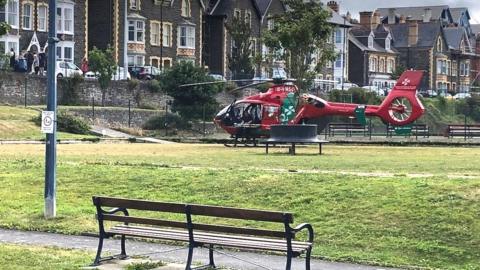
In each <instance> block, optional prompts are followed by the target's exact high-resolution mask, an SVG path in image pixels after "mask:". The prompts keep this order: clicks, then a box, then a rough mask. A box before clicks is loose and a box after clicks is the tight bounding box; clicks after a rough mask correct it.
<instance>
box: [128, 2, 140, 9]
mask: <svg viewBox="0 0 480 270" xmlns="http://www.w3.org/2000/svg"><path fill="white" fill-rule="evenodd" d="M130 9H133V10H140V0H130Z"/></svg>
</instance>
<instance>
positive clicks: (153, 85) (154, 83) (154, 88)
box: [147, 80, 162, 93]
mask: <svg viewBox="0 0 480 270" xmlns="http://www.w3.org/2000/svg"><path fill="white" fill-rule="evenodd" d="M147 87H148V90H149V91H150V92H152V93H158V92H160V91H161V90H162V87H161V86H160V82H159V81H158V80H150V81H148V82H147Z"/></svg>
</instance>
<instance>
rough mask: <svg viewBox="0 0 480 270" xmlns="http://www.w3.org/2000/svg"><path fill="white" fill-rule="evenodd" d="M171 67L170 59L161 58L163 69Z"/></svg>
mask: <svg viewBox="0 0 480 270" xmlns="http://www.w3.org/2000/svg"><path fill="white" fill-rule="evenodd" d="M171 67H172V58H163V68H171Z"/></svg>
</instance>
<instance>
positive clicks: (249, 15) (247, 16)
mask: <svg viewBox="0 0 480 270" xmlns="http://www.w3.org/2000/svg"><path fill="white" fill-rule="evenodd" d="M245 23H246V24H247V25H248V27H250V28H251V27H252V13H250V11H245Z"/></svg>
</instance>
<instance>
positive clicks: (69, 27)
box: [57, 3, 73, 34]
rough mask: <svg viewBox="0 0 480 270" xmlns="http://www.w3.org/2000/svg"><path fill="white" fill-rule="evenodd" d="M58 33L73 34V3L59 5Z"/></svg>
mask: <svg viewBox="0 0 480 270" xmlns="http://www.w3.org/2000/svg"><path fill="white" fill-rule="evenodd" d="M57 33H59V34H73V4H67V3H63V4H59V5H58V7H57Z"/></svg>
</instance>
